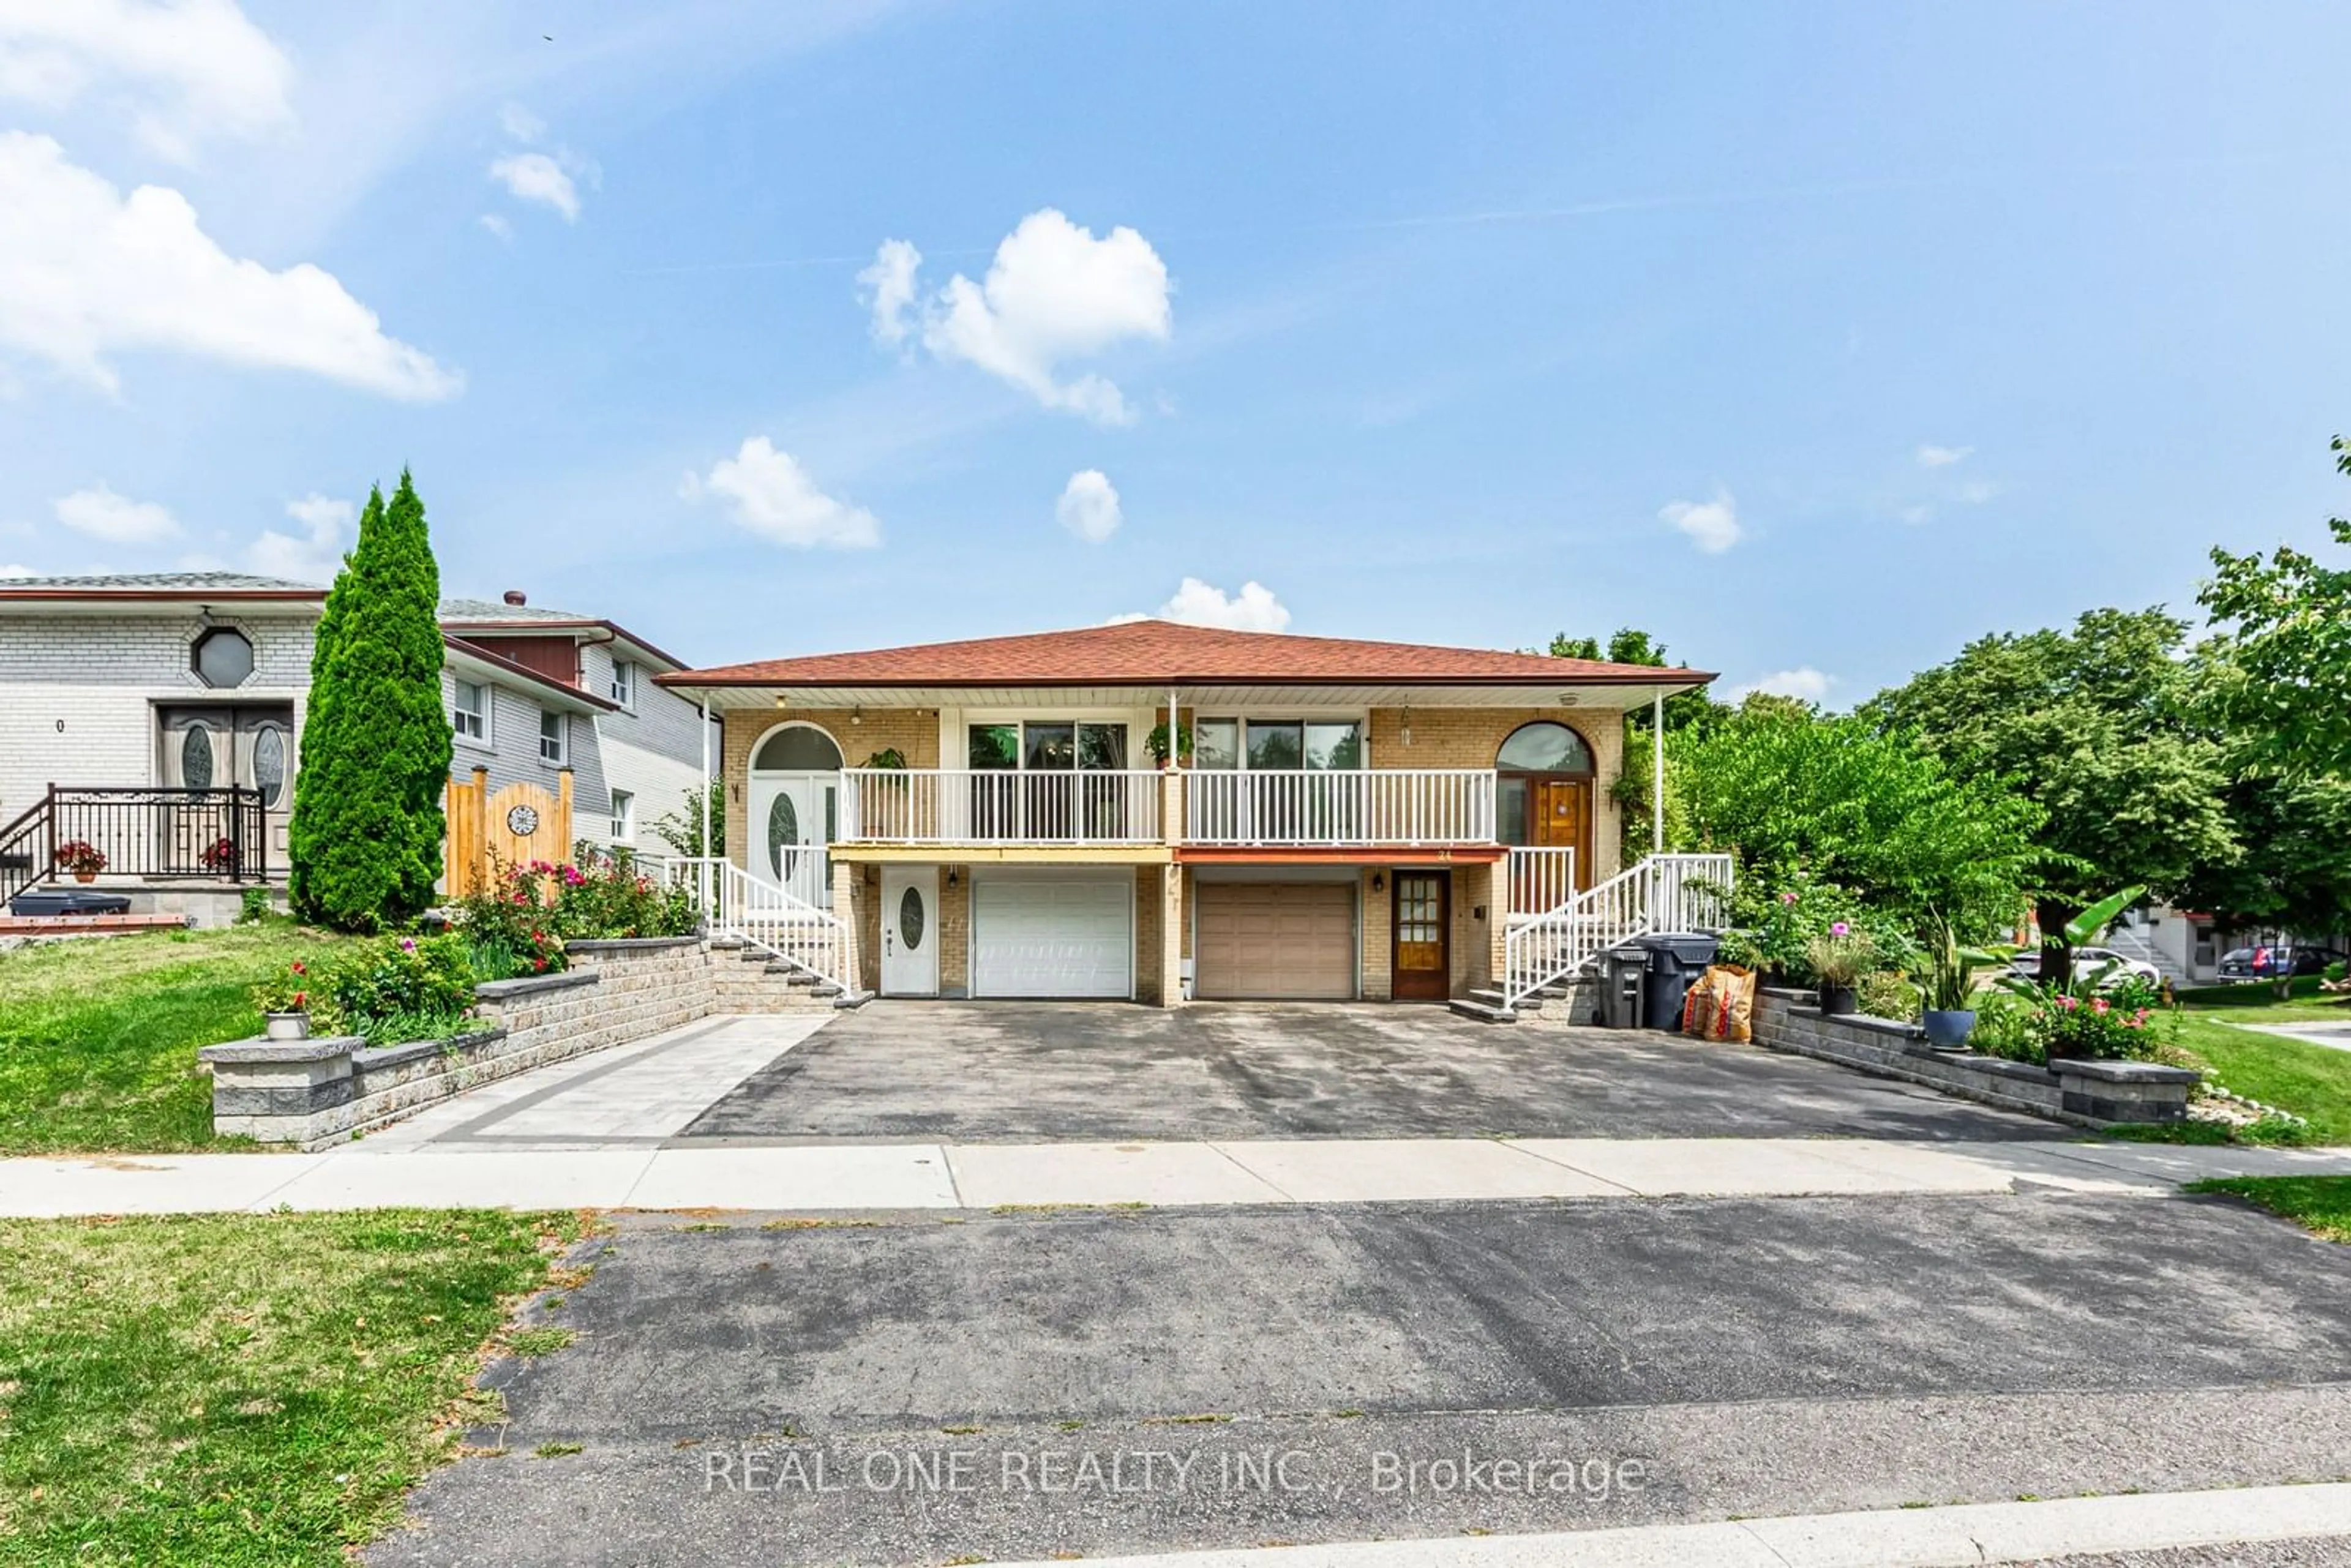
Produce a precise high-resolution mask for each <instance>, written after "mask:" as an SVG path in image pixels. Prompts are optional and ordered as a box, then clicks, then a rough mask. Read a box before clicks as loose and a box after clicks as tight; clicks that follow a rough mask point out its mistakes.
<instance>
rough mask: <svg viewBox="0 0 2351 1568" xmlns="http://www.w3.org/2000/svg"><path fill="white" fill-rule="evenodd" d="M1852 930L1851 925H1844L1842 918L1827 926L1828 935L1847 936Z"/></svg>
mask: <svg viewBox="0 0 2351 1568" xmlns="http://www.w3.org/2000/svg"><path fill="white" fill-rule="evenodd" d="M1852 931H1853V927H1852V926H1850V925H1846V924H1845V923H1844V921H1842V920H1840V921H1838V922H1837V923H1836V924H1835V925H1831V926H1830V927H1829V935H1830V936H1849V935H1851V934H1852Z"/></svg>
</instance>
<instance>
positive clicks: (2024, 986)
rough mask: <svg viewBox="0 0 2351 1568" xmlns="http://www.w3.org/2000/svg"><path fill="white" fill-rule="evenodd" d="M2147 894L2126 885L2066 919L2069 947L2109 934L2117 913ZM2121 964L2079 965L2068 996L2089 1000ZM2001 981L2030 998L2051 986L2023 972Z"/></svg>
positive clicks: (2066, 988)
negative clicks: (2030, 977) (2085, 966)
mask: <svg viewBox="0 0 2351 1568" xmlns="http://www.w3.org/2000/svg"><path fill="white" fill-rule="evenodd" d="M2146 896H2147V889H2146V888H2144V887H2137V886H2133V887H2126V888H2125V889H2123V890H2122V891H2121V892H2120V893H2113V894H2107V895H2106V896H2105V897H2104V898H2102V899H2100V900H2098V901H2097V903H2095V904H2092V905H2090V906H2089V907H2088V908H2087V909H2085V910H2084V911H2082V913H2081V914H2079V915H2075V916H2074V918H2073V919H2071V920H2068V921H2067V922H2065V933H2064V935H2065V946H2067V948H2069V949H2071V948H2075V947H2086V946H2089V945H2090V944H2091V943H2093V942H2095V941H2096V940H2097V939H2098V938H2099V937H2101V936H2105V934H2106V927H2107V926H2109V925H2113V924H2114V923H2115V919H2116V916H2117V915H2121V914H2122V912H2123V911H2124V910H2126V909H2128V908H2129V907H2130V906H2131V905H2132V904H2137V902H2138V901H2139V900H2140V899H2142V898H2145V897H2146ZM2120 967H2122V965H2121V960H2119V959H2116V958H2109V959H2107V960H2105V962H2104V963H2100V964H2093V965H2091V966H2090V967H2087V968H2078V967H2077V968H2075V969H2074V971H2073V972H2072V974H2071V976H2070V977H2068V978H2067V980H2066V983H2065V985H2064V987H2063V990H2064V993H2065V994H2066V995H2068V996H2073V997H2078V998H2084V999H2085V1000H2086V999H2087V998H2090V997H2092V996H2095V994H2096V993H2097V992H2098V991H2099V990H2100V989H2101V988H2103V987H2104V986H2105V983H2106V981H2107V980H2108V978H2110V977H2112V976H2113V975H2114V972H2115V971H2116V969H2118V968H2120ZM1999 983H2000V985H2001V987H2002V988H2004V989H2007V990H2011V991H2014V992H2016V993H2017V994H2018V995H2020V996H2027V997H2032V996H2040V995H2042V994H2043V993H2044V991H2045V990H2046V988H2047V986H2048V982H2046V981H2043V980H2041V979H2037V978H2036V979H2030V980H2028V979H2026V978H2025V977H2023V976H2022V975H2003V976H2001V979H2000V982H1999Z"/></svg>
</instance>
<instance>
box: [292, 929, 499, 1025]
mask: <svg viewBox="0 0 2351 1568" xmlns="http://www.w3.org/2000/svg"><path fill="white" fill-rule="evenodd" d="M474 983H475V974H474V968H473V964H472V962H471V959H470V956H469V955H468V954H467V951H466V948H465V943H464V942H463V941H462V940H461V939H459V938H457V937H455V936H427V937H423V938H421V939H420V938H418V937H414V936H385V937H381V938H378V939H376V940H374V941H370V942H363V943H359V944H355V945H354V946H350V947H347V948H345V949H343V950H341V951H340V952H339V953H338V954H337V955H336V956H335V957H334V958H333V960H332V961H331V962H326V963H320V962H317V961H314V960H305V959H300V958H297V959H295V960H294V961H293V962H292V963H290V964H288V965H287V966H286V970H285V973H283V974H281V975H278V976H277V977H274V978H272V979H270V980H268V981H267V982H266V983H264V984H262V985H259V986H256V987H255V988H254V991H253V999H254V1004H255V1005H256V1007H258V1008H260V1009H261V1010H262V1011H263V1012H266V1013H290V1012H307V1013H308V1014H309V1015H310V1023H311V1027H312V1028H314V1029H316V1030H323V1031H325V1032H327V1033H330V1034H333V1033H342V1034H360V1035H365V1036H366V1037H367V1039H368V1041H369V1043H370V1044H371V1045H392V1044H396V1043H398V1042H399V1041H402V1040H431V1039H434V1038H436V1037H438V1036H441V1035H446V1034H454V1033H455V1032H456V1031H457V1030H459V1029H460V1028H461V1027H462V1026H463V1020H464V1019H465V1014H466V1013H467V1012H468V1011H469V1010H471V1009H472V1008H473V1005H474Z"/></svg>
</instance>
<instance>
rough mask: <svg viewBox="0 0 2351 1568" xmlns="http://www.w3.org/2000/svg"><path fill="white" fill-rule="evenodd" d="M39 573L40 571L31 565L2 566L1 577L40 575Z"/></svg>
mask: <svg viewBox="0 0 2351 1568" xmlns="http://www.w3.org/2000/svg"><path fill="white" fill-rule="evenodd" d="M39 575H40V573H39V572H37V571H35V570H33V569H32V568H31V567H29V566H0V577H38V576H39Z"/></svg>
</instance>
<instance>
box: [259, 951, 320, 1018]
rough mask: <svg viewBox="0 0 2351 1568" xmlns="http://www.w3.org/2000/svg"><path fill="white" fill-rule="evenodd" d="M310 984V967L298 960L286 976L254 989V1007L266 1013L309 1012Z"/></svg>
mask: <svg viewBox="0 0 2351 1568" xmlns="http://www.w3.org/2000/svg"><path fill="white" fill-rule="evenodd" d="M310 984H311V981H310V966H309V965H308V964H306V963H304V962H303V961H302V960H301V959H299V958H297V959H295V960H294V961H293V962H292V963H290V964H288V965H287V966H286V972H285V973H284V974H281V975H278V976H277V977H275V978H272V979H268V980H265V981H263V982H262V983H261V984H260V985H257V986H256V987H254V988H253V1005H254V1006H255V1007H257V1008H259V1009H261V1010H262V1011H263V1012H266V1013H298V1012H307V1011H308V1010H309V1007H310Z"/></svg>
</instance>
